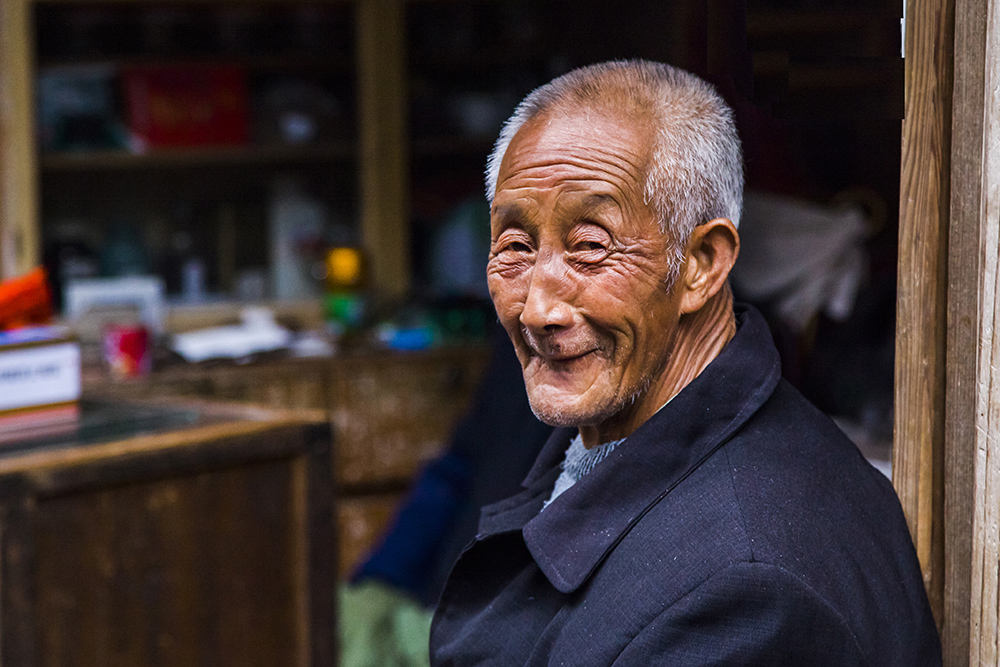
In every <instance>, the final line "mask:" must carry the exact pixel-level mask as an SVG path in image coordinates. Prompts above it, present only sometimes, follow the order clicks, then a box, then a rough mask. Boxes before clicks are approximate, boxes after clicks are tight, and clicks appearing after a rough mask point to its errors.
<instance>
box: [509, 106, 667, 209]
mask: <svg viewBox="0 0 1000 667" xmlns="http://www.w3.org/2000/svg"><path fill="white" fill-rule="evenodd" d="M654 138H655V132H654V130H653V125H652V123H650V122H648V121H647V120H646V119H645V118H643V117H635V116H630V115H628V114H625V113H623V112H621V111H620V110H617V109H613V108H612V109H608V108H600V107H592V106H586V107H580V106H574V107H566V106H561V107H557V108H555V109H553V110H548V111H544V112H542V113H540V114H538V115H536V116H534V117H532V118H531V119H529V120H528V121H526V122H525V123H524V125H523V126H522V127H521V128H520V129H519V130H518V132H517V134H516V135H515V136H514V138H513V139H512V141H511V142H510V145H509V146H508V147H507V150H506V152H505V153H504V156H503V160H502V162H501V164H500V173H499V179H498V183H497V189H498V191H499V190H502V189H503V187H504V184H505V181H507V180H509V179H510V178H512V177H515V176H523V175H525V174H526V173H527V174H530V175H531V176H532V177H534V178H542V177H543V176H558V175H559V174H560V173H561V172H572V171H573V170H581V171H587V170H590V171H593V172H594V173H597V174H605V175H607V176H608V177H609V178H611V179H613V180H617V181H623V183H622V184H623V185H629V186H634V187H637V188H639V189H642V186H643V184H644V179H645V174H646V169H647V165H648V163H649V160H650V157H651V155H652V147H653V140H654ZM540 185H541V183H540ZM629 189H631V187H629Z"/></svg>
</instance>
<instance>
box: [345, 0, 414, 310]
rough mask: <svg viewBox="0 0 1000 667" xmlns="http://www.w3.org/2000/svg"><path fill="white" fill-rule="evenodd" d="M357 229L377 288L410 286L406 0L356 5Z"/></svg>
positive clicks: (394, 292) (362, 0)
mask: <svg viewBox="0 0 1000 667" xmlns="http://www.w3.org/2000/svg"><path fill="white" fill-rule="evenodd" d="M356 11H357V24H356V25H357V40H358V42H357V44H358V49H357V57H358V118H359V122H360V126H361V132H360V141H361V144H360V164H359V178H360V181H361V182H360V184H359V185H360V193H361V202H360V208H361V236H362V244H363V246H364V248H365V250H366V252H367V254H368V260H369V262H370V264H369V266H370V267H371V277H372V281H373V283H374V287H375V289H376V291H377V292H378V293H379V294H380V295H383V296H390V297H391V296H400V295H402V294H405V293H406V291H407V290H408V289H409V287H410V251H409V248H410V231H409V229H410V210H409V206H410V202H409V171H408V158H407V155H408V153H407V142H408V136H407V134H408V132H407V126H406V119H407V117H408V115H409V109H408V105H407V99H406V59H405V55H404V54H405V50H406V43H405V41H406V30H405V27H406V26H405V19H406V17H405V7H404V3H403V0H359V1H358V5H357V10H356Z"/></svg>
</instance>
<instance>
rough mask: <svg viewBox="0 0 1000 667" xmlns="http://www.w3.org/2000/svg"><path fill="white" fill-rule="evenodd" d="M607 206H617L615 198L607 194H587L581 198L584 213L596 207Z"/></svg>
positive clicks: (594, 209)
mask: <svg viewBox="0 0 1000 667" xmlns="http://www.w3.org/2000/svg"><path fill="white" fill-rule="evenodd" d="M608 206H614V207H615V208H617V207H618V202H617V201H615V198H614V197H612V196H611V195H608V194H597V193H594V194H589V195H587V196H586V197H584V198H583V202H582V204H581V210H582V211H583V212H584V213H591V212H593V211H596V210H598V209H602V208H607V207H608Z"/></svg>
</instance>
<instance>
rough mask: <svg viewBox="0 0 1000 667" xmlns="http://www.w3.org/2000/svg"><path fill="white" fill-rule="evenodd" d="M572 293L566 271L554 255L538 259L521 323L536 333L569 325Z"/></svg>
mask: <svg viewBox="0 0 1000 667" xmlns="http://www.w3.org/2000/svg"><path fill="white" fill-rule="evenodd" d="M571 292H572V285H571V284H570V279H569V276H568V275H567V272H566V268H565V266H564V265H563V263H562V261H561V260H560V259H559V258H558V256H555V255H550V256H548V257H544V258H542V257H540V258H539V259H538V260H537V261H536V262H535V266H534V267H532V270H531V282H530V283H529V285H528V295H527V297H526V298H525V301H524V310H523V311H521V324H522V325H524V326H525V327H527V328H528V330H529V331H531V332H532V333H536V334H543V333H546V332H549V333H551V332H552V331H554V330H556V329H561V328H566V327H569V326H570V325H571V324H572V323H573V307H572V305H571V304H570V303H569V301H568V298H569V296H570V294H571Z"/></svg>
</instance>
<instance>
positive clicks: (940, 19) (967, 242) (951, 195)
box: [893, 0, 1000, 667]
mask: <svg viewBox="0 0 1000 667" xmlns="http://www.w3.org/2000/svg"><path fill="white" fill-rule="evenodd" d="M906 17H907V22H906V45H905V53H906V62H905V70H906V118H905V119H904V122H903V148H902V156H901V169H900V231H899V282H898V284H899V291H898V297H897V343H896V416H895V421H896V423H895V442H894V453H893V482H894V484H895V486H896V489H897V492H898V493H899V496H900V501H901V502H902V504H903V508H904V512H905V513H906V516H907V521H908V523H909V525H910V530H911V533H912V535H913V538H914V543H915V545H916V547H917V552H918V555H919V556H920V559H921V566H922V569H923V573H924V581H925V584H926V585H927V589H928V594H929V597H930V600H931V603H932V607H933V609H934V613H935V617H936V619H937V621H938V626H939V628H940V630H941V639H942V646H943V650H944V664H945V667H967V666H970V665H972V666H984V667H985V666H986V665H989V666H990V667H993V666H995V665H997V664H998V657H1000V656H998V637H1000V634H998V618H997V588H998V576H1000V572H998V570H1000V568H998V565H997V563H998V555H1000V554H998V542H1000V371H994V369H995V368H998V367H1000V340H997V339H996V337H995V332H996V331H998V330H1000V308H998V300H1000V293H998V289H997V288H998V287H1000V283H998V280H1000V267H998V256H1000V232H998V227H1000V225H998V224H997V221H998V219H1000V93H998V92H997V90H996V88H997V86H998V85H1000V25H998V21H1000V2H998V0H908V2H907V12H906ZM983 17H986V19H987V20H986V21H984V20H983ZM988 91H993V92H992V93H989V92H988ZM989 221H993V223H992V224H990V223H989ZM994 397H996V399H994Z"/></svg>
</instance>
